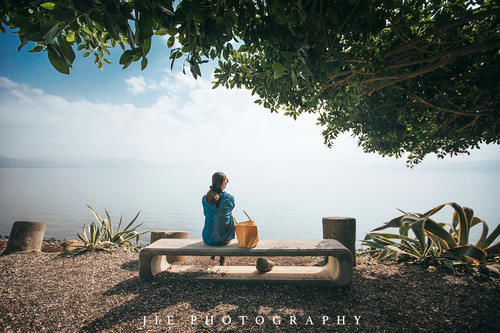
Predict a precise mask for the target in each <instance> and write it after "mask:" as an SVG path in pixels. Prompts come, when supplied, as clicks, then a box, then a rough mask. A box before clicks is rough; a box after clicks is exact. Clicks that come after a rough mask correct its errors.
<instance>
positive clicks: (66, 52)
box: [58, 38, 76, 66]
mask: <svg viewBox="0 0 500 333" xmlns="http://www.w3.org/2000/svg"><path fill="white" fill-rule="evenodd" d="M58 41H59V47H60V49H61V52H62V56H63V57H64V60H65V61H66V63H67V64H68V65H69V66H71V64H73V61H75V57H76V55H75V52H74V51H73V48H72V47H71V45H70V44H69V43H68V42H66V40H65V39H64V38H58Z"/></svg>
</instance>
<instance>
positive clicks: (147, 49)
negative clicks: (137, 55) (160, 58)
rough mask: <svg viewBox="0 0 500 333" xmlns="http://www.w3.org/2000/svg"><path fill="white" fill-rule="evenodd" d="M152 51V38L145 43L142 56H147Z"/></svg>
mask: <svg viewBox="0 0 500 333" xmlns="http://www.w3.org/2000/svg"><path fill="white" fill-rule="evenodd" d="M150 49H151V38H148V39H146V40H145V41H144V46H143V47H142V54H143V55H144V56H146V55H147V54H148V53H149V50H150Z"/></svg>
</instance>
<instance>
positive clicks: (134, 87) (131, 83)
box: [125, 75, 146, 95]
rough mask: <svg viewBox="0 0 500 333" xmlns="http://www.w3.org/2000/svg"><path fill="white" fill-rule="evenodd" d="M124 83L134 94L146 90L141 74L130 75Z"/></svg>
mask: <svg viewBox="0 0 500 333" xmlns="http://www.w3.org/2000/svg"><path fill="white" fill-rule="evenodd" d="M125 83H126V84H127V89H128V90H129V91H131V92H132V94H134V95H137V94H140V93H142V92H144V90H146V81H145V80H144V77H143V76H142V75H138V76H132V77H130V78H128V79H126V80H125Z"/></svg>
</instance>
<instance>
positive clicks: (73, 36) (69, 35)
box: [66, 31, 75, 43]
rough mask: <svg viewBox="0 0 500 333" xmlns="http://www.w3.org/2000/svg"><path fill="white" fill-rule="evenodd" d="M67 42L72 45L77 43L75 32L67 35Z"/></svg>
mask: <svg viewBox="0 0 500 333" xmlns="http://www.w3.org/2000/svg"><path fill="white" fill-rule="evenodd" d="M66 41H67V42H69V43H71V42H74V41H75V32H74V31H71V32H69V33H68V34H67V35H66Z"/></svg>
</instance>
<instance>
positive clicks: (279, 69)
mask: <svg viewBox="0 0 500 333" xmlns="http://www.w3.org/2000/svg"><path fill="white" fill-rule="evenodd" d="M272 68H273V72H274V79H275V80H277V79H279V78H280V77H282V76H283V75H285V73H286V67H285V66H283V65H282V64H280V63H279V62H276V61H275V62H274V63H273V66H272Z"/></svg>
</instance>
